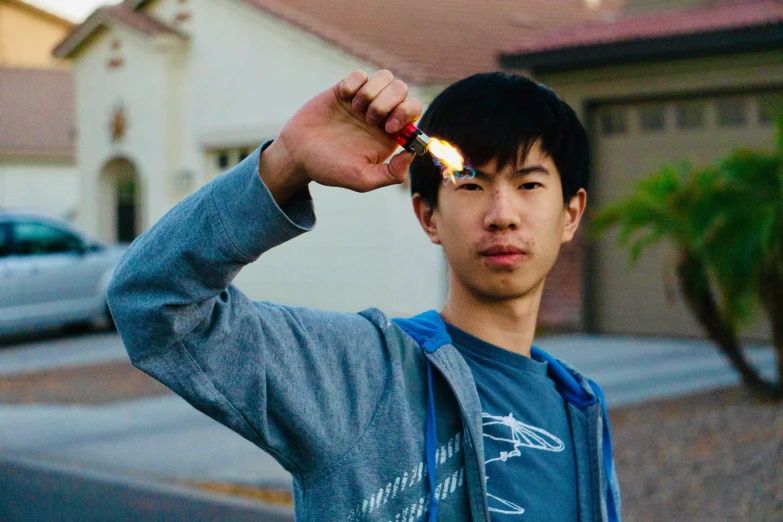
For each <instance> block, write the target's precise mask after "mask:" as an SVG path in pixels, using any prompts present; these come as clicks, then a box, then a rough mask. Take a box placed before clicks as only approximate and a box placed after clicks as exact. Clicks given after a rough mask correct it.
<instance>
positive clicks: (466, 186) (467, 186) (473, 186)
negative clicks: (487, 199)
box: [459, 183, 481, 190]
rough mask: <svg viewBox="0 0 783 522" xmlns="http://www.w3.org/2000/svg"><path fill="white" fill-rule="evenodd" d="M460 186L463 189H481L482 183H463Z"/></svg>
mask: <svg viewBox="0 0 783 522" xmlns="http://www.w3.org/2000/svg"><path fill="white" fill-rule="evenodd" d="M459 188H460V189H461V190H481V185H478V184H476V183H463V184H462V185H460V186H459Z"/></svg>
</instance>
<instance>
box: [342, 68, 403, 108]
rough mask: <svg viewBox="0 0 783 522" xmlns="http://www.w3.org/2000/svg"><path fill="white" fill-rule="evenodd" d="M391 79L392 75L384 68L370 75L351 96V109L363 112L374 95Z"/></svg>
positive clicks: (392, 78) (392, 79)
mask: <svg viewBox="0 0 783 522" xmlns="http://www.w3.org/2000/svg"><path fill="white" fill-rule="evenodd" d="M393 81H394V75H393V74H392V73H391V72H389V71H387V70H385V69H384V70H381V71H378V72H377V73H375V74H373V75H372V76H370V78H369V79H368V80H367V82H366V83H365V84H364V85H362V87H361V88H360V89H359V90H358V91H357V93H356V95H355V96H354V97H353V101H352V102H351V106H352V107H353V110H355V111H356V112H358V113H361V114H363V113H364V112H365V111H366V110H367V107H369V105H370V103H372V101H373V100H374V99H375V97H376V96H378V94H379V93H380V92H381V91H382V90H383V89H384V88H385V87H386V86H387V85H389V84H390V83H392V82H393Z"/></svg>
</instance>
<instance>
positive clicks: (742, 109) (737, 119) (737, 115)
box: [717, 98, 748, 127]
mask: <svg viewBox="0 0 783 522" xmlns="http://www.w3.org/2000/svg"><path fill="white" fill-rule="evenodd" d="M717 110H718V125H719V126H720V127H744V126H745V125H746V124H747V121H748V114H747V110H746V103H745V100H744V99H743V98H727V99H725V100H718V103H717Z"/></svg>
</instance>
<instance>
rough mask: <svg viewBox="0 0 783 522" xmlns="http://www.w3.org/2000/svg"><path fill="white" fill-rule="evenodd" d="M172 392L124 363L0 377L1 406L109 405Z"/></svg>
mask: <svg viewBox="0 0 783 522" xmlns="http://www.w3.org/2000/svg"><path fill="white" fill-rule="evenodd" d="M166 393H171V392H170V391H169V389H168V388H166V387H165V386H163V385H162V384H160V383H159V382H158V381H156V380H154V379H153V378H152V377H149V376H148V375H147V374H145V373H143V372H141V371H139V370H137V369H136V368H134V367H133V366H131V365H130V363H128V362H125V361H120V362H115V363H105V364H95V365H91V366H80V367H75V368H63V369H59V370H47V371H42V372H35V373H23V374H20V375H11V376H8V377H2V378H0V403H5V404H35V403H47V404H108V403H112V402H117V401H123V400H128V399H139V398H142V397H153V396H156V395H163V394H166Z"/></svg>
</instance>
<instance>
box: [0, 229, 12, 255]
mask: <svg viewBox="0 0 783 522" xmlns="http://www.w3.org/2000/svg"><path fill="white" fill-rule="evenodd" d="M10 253H11V233H10V231H9V230H8V225H6V224H4V223H0V257H6V256H7V255H9V254H10Z"/></svg>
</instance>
